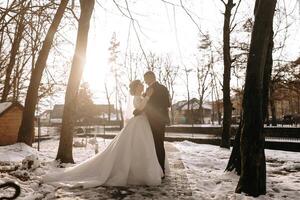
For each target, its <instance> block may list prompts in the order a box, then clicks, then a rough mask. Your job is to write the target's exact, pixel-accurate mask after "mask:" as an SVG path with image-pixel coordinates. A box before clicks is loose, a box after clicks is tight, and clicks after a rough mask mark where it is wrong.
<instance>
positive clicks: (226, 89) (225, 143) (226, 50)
mask: <svg viewBox="0 0 300 200" xmlns="http://www.w3.org/2000/svg"><path fill="white" fill-rule="evenodd" d="M222 2H223V4H224V6H225V13H224V26H223V59H224V74H223V131H222V139H221V144H220V146H221V147H225V148H230V129H231V115H232V103H231V100H230V79H231V78H230V77H231V64H232V60H231V54H230V33H231V31H232V30H231V10H232V9H233V7H234V6H235V4H234V3H233V0H228V1H227V3H225V1H223V0H222Z"/></svg>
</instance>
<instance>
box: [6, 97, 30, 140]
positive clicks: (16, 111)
mask: <svg viewBox="0 0 300 200" xmlns="http://www.w3.org/2000/svg"><path fill="white" fill-rule="evenodd" d="M23 110H24V107H23V106H22V105H21V104H20V103H18V102H3V103H0V145H1V146H3V145H10V144H14V143H16V142H17V138H18V132H19V128H20V125H21V121H22V114H23ZM33 136H34V134H33V135H32V137H33Z"/></svg>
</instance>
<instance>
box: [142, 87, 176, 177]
mask: <svg viewBox="0 0 300 200" xmlns="http://www.w3.org/2000/svg"><path fill="white" fill-rule="evenodd" d="M150 88H153V94H152V95H151V97H150V98H149V100H148V103H147V105H146V107H145V109H144V111H145V113H146V116H147V118H148V120H149V123H150V126H151V130H152V134H153V139H154V143H155V149H156V154H157V158H158V161H159V164H160V166H161V168H162V169H163V171H164V170H165V167H164V163H165V148H164V138H165V129H166V124H169V122H170V119H169V109H168V108H169V107H170V106H171V103H170V98H169V91H168V89H167V88H166V87H165V86H163V85H161V84H160V83H158V82H155V83H153V84H152V85H151V86H149V87H148V88H147V90H149V89H150Z"/></svg>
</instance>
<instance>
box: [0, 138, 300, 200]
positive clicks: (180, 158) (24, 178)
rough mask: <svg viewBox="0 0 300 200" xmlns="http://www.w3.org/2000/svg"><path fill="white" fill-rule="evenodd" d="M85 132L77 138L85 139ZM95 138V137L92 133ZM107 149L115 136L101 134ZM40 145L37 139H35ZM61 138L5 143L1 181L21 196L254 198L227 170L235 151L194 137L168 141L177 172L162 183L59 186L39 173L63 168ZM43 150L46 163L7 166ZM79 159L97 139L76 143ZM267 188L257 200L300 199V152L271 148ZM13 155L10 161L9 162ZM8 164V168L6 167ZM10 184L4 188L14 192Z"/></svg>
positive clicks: (87, 154) (0, 158)
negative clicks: (239, 188)
mask: <svg viewBox="0 0 300 200" xmlns="http://www.w3.org/2000/svg"><path fill="white" fill-rule="evenodd" d="M81 139H82V138H75V140H77V141H81ZM91 140H92V139H91ZM97 140H98V143H99V148H100V149H99V151H100V152H101V151H102V150H103V149H104V148H105V147H106V146H107V145H108V144H109V143H110V141H111V140H104V139H102V138H97ZM34 146H36V144H34ZM57 146H58V140H57V139H52V140H47V141H43V142H42V143H41V151H40V152H37V151H36V150H35V149H33V148H30V147H28V146H25V145H21V144H15V145H11V146H5V147H0V183H3V182H4V181H9V180H13V181H15V182H17V183H18V184H19V185H20V186H21V187H22V194H21V197H20V198H19V199H22V200H32V199H36V200H39V199H172V200H175V199H195V200H201V199H203V200H209V199H214V200H223V199H225V200H226V199H230V200H253V199H254V198H251V197H247V196H245V195H243V194H236V193H234V190H235V187H236V185H237V181H238V178H239V177H238V176H237V175H236V174H235V173H233V172H224V168H225V166H226V164H227V161H228V158H229V155H230V151H229V150H227V149H222V148H219V147H218V146H213V145H204V144H196V143H192V142H188V141H183V142H174V143H169V142H166V150H167V156H168V158H169V162H170V165H171V174H170V176H169V177H167V178H166V179H165V180H164V181H163V183H162V185H160V186H157V187H141V186H140V187H133V186H130V187H96V188H91V189H82V188H72V189H71V188H67V187H63V188H57V187H54V186H51V185H48V184H40V181H39V179H38V178H39V176H41V175H43V174H45V173H47V172H48V171H49V170H51V171H52V170H59V168H57V167H56V164H57V163H56V162H54V161H53V160H54V158H55V155H56V152H57ZM32 154H35V155H38V157H39V160H40V163H41V165H40V167H39V168H37V169H35V170H32V171H28V170H22V169H18V170H16V171H11V172H9V171H7V166H9V165H10V166H11V165H13V163H15V162H16V163H20V161H21V160H22V159H23V158H24V157H25V156H26V155H32ZM73 154H74V159H75V162H76V163H80V162H82V161H84V160H86V159H87V158H89V157H91V156H93V155H94V149H93V145H91V144H88V145H87V147H86V148H84V147H81V148H74V151H73ZM266 160H267V194H266V195H263V196H260V197H258V198H256V199H255V200H257V199H259V200H272V199H299V196H300V191H299V188H300V153H297V152H287V151H275V150H266ZM8 161H9V162H8ZM5 169H6V170H5ZM10 192H12V191H9V190H5V191H3V190H0V197H1V195H4V194H6V195H8V194H9V193H10Z"/></svg>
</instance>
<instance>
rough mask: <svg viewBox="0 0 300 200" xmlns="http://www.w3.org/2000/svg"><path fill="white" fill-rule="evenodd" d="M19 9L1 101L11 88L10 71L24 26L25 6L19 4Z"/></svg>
mask: <svg viewBox="0 0 300 200" xmlns="http://www.w3.org/2000/svg"><path fill="white" fill-rule="evenodd" d="M21 9H22V11H21V14H20V16H19V21H18V24H17V30H16V32H15V37H14V40H13V43H12V46H11V51H10V59H9V63H8V65H7V67H6V75H5V81H4V87H3V92H2V97H1V102H4V101H7V97H8V94H9V91H10V88H11V73H12V71H13V68H14V67H15V63H16V57H17V54H18V52H19V47H20V44H21V40H22V36H23V32H24V28H25V23H24V15H25V13H26V9H27V7H23V6H21Z"/></svg>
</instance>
